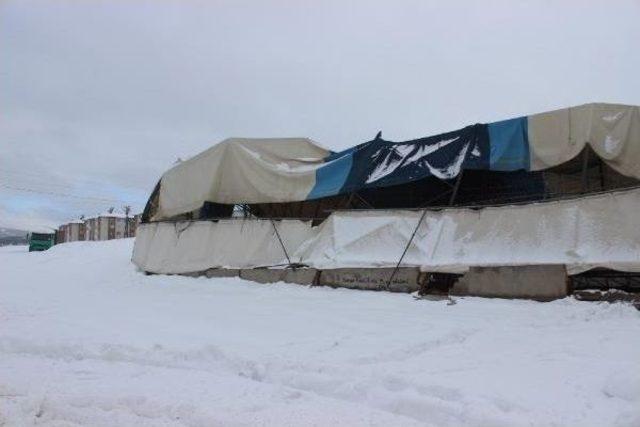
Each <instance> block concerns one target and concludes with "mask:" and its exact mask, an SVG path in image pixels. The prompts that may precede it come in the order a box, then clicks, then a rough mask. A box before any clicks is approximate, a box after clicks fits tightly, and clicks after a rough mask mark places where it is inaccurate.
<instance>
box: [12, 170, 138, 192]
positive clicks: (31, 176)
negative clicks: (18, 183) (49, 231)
mask: <svg viewBox="0 0 640 427" xmlns="http://www.w3.org/2000/svg"><path fill="white" fill-rule="evenodd" d="M1 174H8V175H14V176H18V177H20V178H26V179H27V180H31V181H34V180H35V181H36V182H35V184H36V185H39V184H40V182H43V181H47V182H46V185H50V186H56V187H66V188H75V187H76V185H71V184H64V183H55V182H50V181H48V180H47V176H46V175H45V174H42V173H37V172H30V171H12V170H8V169H6V168H4V167H0V175H1ZM7 179H12V180H13V178H11V177H10V176H9V177H7ZM37 181H40V182H37ZM73 182H74V183H75V184H78V183H79V184H86V185H90V186H96V185H108V182H106V181H105V180H97V179H87V178H80V179H78V178H74V179H73ZM27 185H28V184H27ZM114 185H116V184H114ZM117 186H118V187H120V188H126V189H128V190H134V191H143V190H141V189H140V187H132V186H128V185H121V184H117Z"/></svg>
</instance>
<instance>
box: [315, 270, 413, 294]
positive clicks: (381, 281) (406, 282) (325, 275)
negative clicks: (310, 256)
mask: <svg viewBox="0 0 640 427" xmlns="http://www.w3.org/2000/svg"><path fill="white" fill-rule="evenodd" d="M392 273H393V268H337V269H334V270H322V273H321V274H320V281H319V284H320V285H325V286H333V287H341V288H352V289H367V290H374V291H380V290H388V291H391V292H414V291H417V290H418V288H419V278H420V277H421V275H420V270H419V269H418V268H411V267H403V268H399V269H398V272H397V273H396V275H395V277H394V279H393V282H392V283H391V284H390V286H389V289H386V285H387V282H388V281H389V277H391V274H392Z"/></svg>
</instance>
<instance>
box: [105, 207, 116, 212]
mask: <svg viewBox="0 0 640 427" xmlns="http://www.w3.org/2000/svg"><path fill="white" fill-rule="evenodd" d="M115 210H116V208H114V207H113V206H111V207H110V208H109V209H107V212H109V213H110V214H112V213H113V211H115Z"/></svg>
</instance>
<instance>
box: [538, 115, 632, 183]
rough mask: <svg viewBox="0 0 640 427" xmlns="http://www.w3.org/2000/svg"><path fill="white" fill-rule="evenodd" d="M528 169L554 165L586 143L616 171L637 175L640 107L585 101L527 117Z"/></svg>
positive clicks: (571, 156)
mask: <svg viewBox="0 0 640 427" xmlns="http://www.w3.org/2000/svg"><path fill="white" fill-rule="evenodd" d="M527 125H528V137H529V152H530V156H531V160H530V161H531V170H542V169H547V168H550V167H553V166H557V165H559V164H562V163H564V162H567V161H569V160H571V159H573V158H574V157H576V156H577V155H578V154H579V153H580V152H581V151H582V149H583V148H584V147H585V145H587V144H588V145H590V146H591V148H592V149H593V151H595V152H596V154H597V155H598V156H599V157H600V158H601V159H602V160H604V161H605V162H606V163H607V164H608V165H609V166H611V167H612V168H614V169H615V170H616V171H618V172H619V173H621V174H623V175H626V176H630V177H634V178H638V179H640V107H637V106H631V105H619V104H585V105H580V106H578V107H571V108H564V109H562V110H555V111H550V112H548V113H542V114H534V115H531V116H529V117H528V118H527Z"/></svg>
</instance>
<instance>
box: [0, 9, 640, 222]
mask: <svg viewBox="0 0 640 427" xmlns="http://www.w3.org/2000/svg"><path fill="white" fill-rule="evenodd" d="M639 22H640V0H629V1H623V0H620V1H614V0H607V1H586V0H585V1H577V0H576V1H565V2H561V1H555V0H554V1H551V0H549V1H537V2H536V1H526V2H524V1H513V0H509V1H502V2H496V1H487V0H483V1H446V2H444V1H426V0H420V1H386V2H382V1H360V2H350V1H345V0H336V1H323V2H317V1H313V2H312V1H268V2H267V1H255V2H249V1H206V2H205V1H185V0H180V1H168V0H160V1H159V0H154V1H148V2H147V1H131V0H128V1H124V0H118V1H89V0H87V1H81V0H76V1H47V0H37V1H25V0H15V1H11V0H5V1H2V2H0V227H13V228H30V227H34V226H43V225H57V224H59V223H61V222H64V221H67V220H70V219H74V218H77V217H79V216H80V215H82V214H84V215H90V214H95V213H99V212H102V211H104V210H106V209H107V208H108V207H110V206H115V207H118V208H119V207H121V206H123V205H125V204H131V205H132V206H133V207H134V209H135V210H136V211H139V210H141V209H142V207H143V206H144V203H145V202H146V198H147V196H148V194H149V193H150V191H151V190H152V188H153V186H154V184H155V182H156V181H157V180H158V178H159V177H160V175H161V174H162V172H163V171H165V170H166V169H168V168H169V167H170V166H171V165H172V163H173V162H174V161H175V160H176V158H178V157H181V158H187V157H189V156H192V155H194V154H196V153H198V152H199V151H201V150H203V149H205V148H207V147H209V146H210V145H212V144H214V143H216V142H218V141H220V140H222V139H224V138H226V137H230V136H246V137H258V136H261V137H275V136H308V137H311V138H312V139H314V140H316V141H318V142H320V143H321V144H323V145H324V146H326V147H328V148H331V149H341V148H345V147H348V146H351V145H354V144H357V143H360V142H363V141H366V140H370V139H372V138H373V137H374V136H375V134H376V133H377V132H378V131H379V130H382V131H383V135H384V137H385V139H390V140H403V139H409V138H417V137H421V136H426V135H430V134H435V133H439V132H443V131H447V130H453V129H456V128H459V127H462V126H464V125H467V124H470V123H475V122H487V121H494V120H500V119H505V118H509V117H514V116H519V115H525V114H528V113H534V112H540V111H544V110H549V109H554V108H560V107H565V106H570V105H575V104H581V103H585V102H592V101H603V102H619V103H627V104H640V79H639V77H638V76H639V75H640V54H639V52H638V42H639V41H640V25H639V24H638V23H639Z"/></svg>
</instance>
